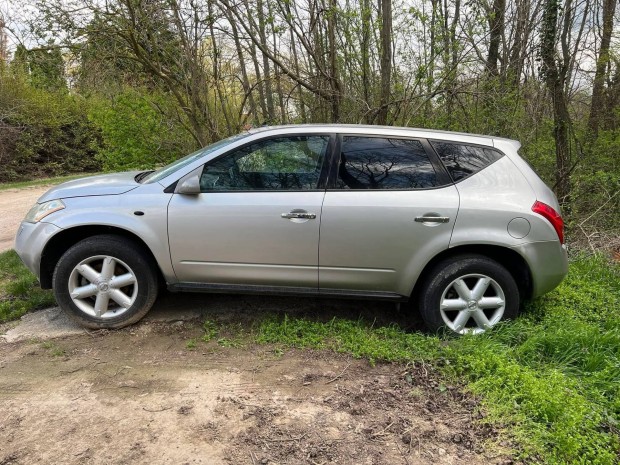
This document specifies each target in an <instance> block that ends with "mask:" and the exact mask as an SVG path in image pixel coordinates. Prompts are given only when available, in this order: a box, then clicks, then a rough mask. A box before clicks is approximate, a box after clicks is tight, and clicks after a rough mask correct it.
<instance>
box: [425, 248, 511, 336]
mask: <svg viewBox="0 0 620 465" xmlns="http://www.w3.org/2000/svg"><path fill="white" fill-rule="evenodd" d="M481 291H483V292H481ZM417 303H418V309H419V311H420V313H421V315H422V318H423V320H424V322H425V323H426V326H427V327H428V328H429V329H430V330H431V331H440V330H447V331H448V332H452V333H454V334H479V333H482V332H484V331H486V330H487V329H489V328H491V327H493V326H495V325H496V324H497V323H499V322H500V321H502V320H508V319H514V318H516V316H517V315H518V313H519V289H518V287H517V284H516V282H515V280H514V278H513V276H512V274H510V272H509V271H508V270H507V269H506V268H504V267H503V266H502V265H500V264H499V263H497V262H496V261H494V260H491V259H489V258H487V257H484V256H482V255H461V256H458V257H453V258H450V259H448V260H444V261H442V262H440V263H438V264H437V265H436V266H435V267H433V269H432V270H431V273H430V274H429V275H428V278H427V279H426V280H425V281H424V282H423V284H422V288H421V292H420V293H419V295H418V299H417Z"/></svg>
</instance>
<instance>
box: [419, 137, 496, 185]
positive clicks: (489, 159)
mask: <svg viewBox="0 0 620 465" xmlns="http://www.w3.org/2000/svg"><path fill="white" fill-rule="evenodd" d="M431 144H432V146H433V148H434V149H435V151H436V152H437V154H438V155H439V158H441V161H442V162H443V164H444V165H445V167H446V168H447V170H448V172H449V173H450V176H452V179H453V180H454V181H459V180H461V179H465V178H466V177H468V176H471V175H472V174H474V173H477V172H478V171H480V170H482V169H484V168H486V167H487V166H489V165H490V164H491V163H493V162H495V161H497V160H499V159H500V158H502V157H503V156H504V154H503V153H502V152H500V151H499V150H495V149H492V148H487V147H479V146H476V145H466V144H453V143H450V142H438V141H432V142H431Z"/></svg>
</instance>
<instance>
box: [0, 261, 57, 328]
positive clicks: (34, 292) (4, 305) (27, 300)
mask: <svg viewBox="0 0 620 465" xmlns="http://www.w3.org/2000/svg"><path fill="white" fill-rule="evenodd" d="M54 303H55V300H54V296H53V294H52V292H51V291H44V290H42V289H41V288H40V287H39V283H38V282H37V279H36V277H35V276H34V275H33V274H32V273H31V272H30V271H28V270H27V269H26V267H25V266H24V265H23V264H22V262H21V260H20V259H19V257H18V256H17V254H16V253H15V252H14V251H12V250H10V251H8V252H2V253H0V323H3V322H5V321H10V320H15V319H17V318H19V317H20V316H22V315H24V314H26V313H27V312H30V311H32V310H36V309H39V308H45V307H49V306H51V305H54Z"/></svg>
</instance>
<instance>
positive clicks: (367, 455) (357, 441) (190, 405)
mask: <svg viewBox="0 0 620 465" xmlns="http://www.w3.org/2000/svg"><path fill="white" fill-rule="evenodd" d="M200 334H201V332H200V325H199V324H198V322H178V323H175V324H170V323H157V322H148V321H147V322H145V323H142V324H140V325H138V326H135V327H132V328H129V329H125V330H120V331H112V332H106V331H103V332H91V333H87V334H83V335H76V336H68V337H65V338H60V339H53V340H48V341H40V340H39V341H36V340H30V341H22V342H15V343H1V342H0V463H2V464H5V465H8V464H32V463H45V464H48V463H63V464H84V463H89V464H127V463H144V464H154V463H157V464H159V463H162V464H163V463H170V464H185V463H186V464H193V463H201V464H209V465H217V464H233V465H237V464H251V465H255V464H326V463H338V464H355V465H358V464H386V465H394V464H401V463H402V464H414V463H415V464H429V465H430V464H435V465H436V464H457V463H458V464H471V463H485V464H486V463H505V460H506V457H505V456H501V455H500V456H496V455H495V456H490V455H487V454H484V453H482V450H483V446H484V441H485V440H486V439H489V438H493V437H494V436H495V433H494V432H492V431H490V430H489V429H485V428H483V427H480V426H477V425H476V424H475V423H474V420H473V413H472V412H473V411H474V409H475V405H476V404H475V401H473V400H472V399H470V398H468V397H467V396H464V395H463V394H462V393H460V392H459V390H458V389H457V388H455V387H452V386H447V387H445V388H444V387H443V386H442V388H441V389H439V383H438V381H437V380H435V379H434V378H433V375H432V369H430V367H423V366H416V365H411V366H403V365H377V366H374V367H373V366H370V365H369V364H368V363H367V362H365V361H361V360H354V359H351V358H349V357H347V356H343V355H337V354H333V353H329V352H314V351H297V350H288V351H285V352H284V353H283V352H282V351H281V350H279V349H278V350H275V348H274V347H271V346H254V345H250V346H245V347H241V348H223V347H221V346H220V345H218V343H217V342H215V341H212V342H209V343H204V342H199V343H198V344H197V345H196V347H195V348H194V349H189V348H188V347H187V341H188V340H191V339H192V338H196V337H198V336H200Z"/></svg>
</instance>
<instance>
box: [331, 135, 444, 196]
mask: <svg viewBox="0 0 620 465" xmlns="http://www.w3.org/2000/svg"><path fill="white" fill-rule="evenodd" d="M437 185H438V181H437V174H436V173H435V169H434V168H433V165H432V164H431V162H430V160H429V158H428V155H427V153H426V151H425V150H424V146H423V145H422V144H421V143H420V142H419V141H417V140H408V139H388V138H383V137H356V136H355V137H354V136H346V137H344V138H343V140H342V148H341V154H340V162H339V164H338V178H337V181H336V187H337V188H338V189H355V190H358V189H427V188H431V187H435V186H437Z"/></svg>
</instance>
